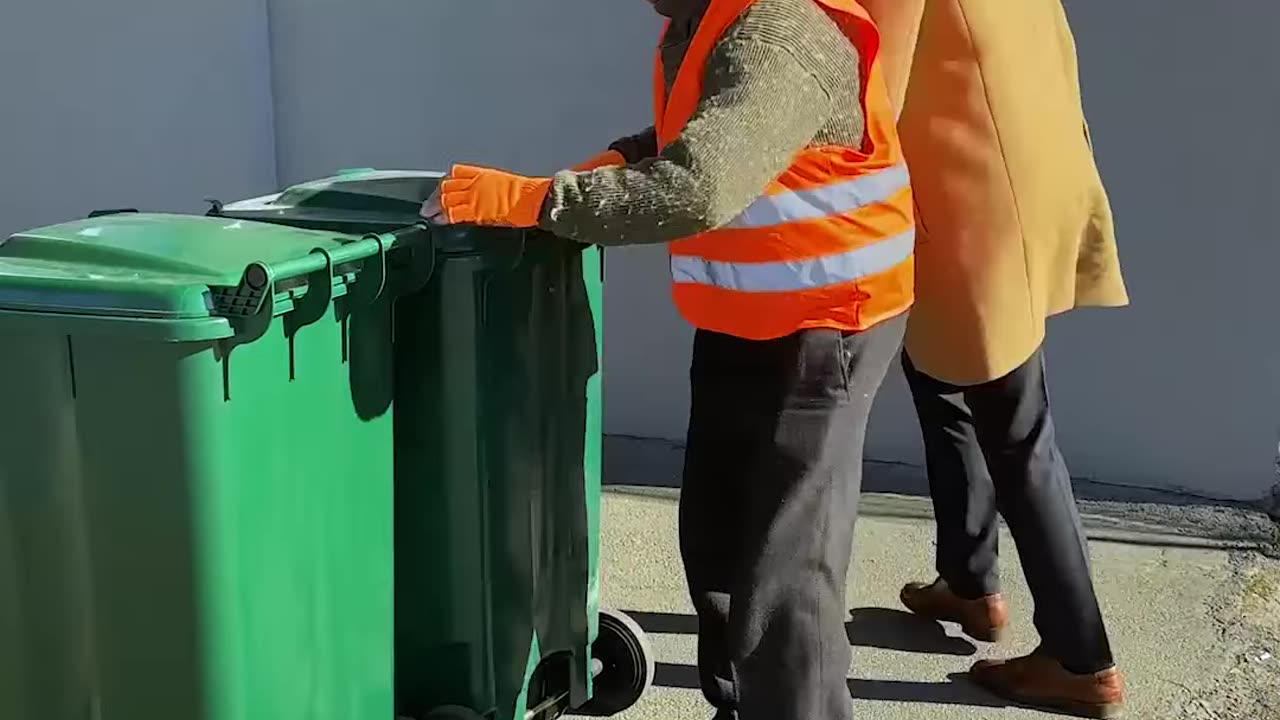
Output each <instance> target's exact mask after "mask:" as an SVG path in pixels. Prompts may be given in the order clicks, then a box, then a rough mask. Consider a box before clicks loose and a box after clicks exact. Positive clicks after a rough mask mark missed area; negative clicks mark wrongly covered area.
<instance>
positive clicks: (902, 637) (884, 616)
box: [845, 607, 978, 657]
mask: <svg viewBox="0 0 1280 720" xmlns="http://www.w3.org/2000/svg"><path fill="white" fill-rule="evenodd" d="M849 618H850V619H849V622H847V623H846V624H845V631H846V632H847V633H848V635H849V643H850V644H852V645H854V646H855V647H870V648H880V649H884V650H900V651H903V652H912V653H923V654H929V655H957V656H962V657H968V656H970V655H973V654H975V653H977V652H978V648H977V646H975V645H974V644H973V643H971V642H969V641H968V640H965V639H964V638H960V637H955V636H952V635H948V634H947V631H946V630H945V629H944V628H943V627H942V625H941V624H939V623H937V622H934V621H932V620H926V619H924V618H920V617H916V616H915V615H912V614H911V613H908V612H903V611H901V610H891V609H888V608H877V607H863V608H857V609H855V610H852V611H850V613H849Z"/></svg>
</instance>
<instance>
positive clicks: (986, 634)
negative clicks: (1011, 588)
mask: <svg viewBox="0 0 1280 720" xmlns="http://www.w3.org/2000/svg"><path fill="white" fill-rule="evenodd" d="M899 597H900V598H901V600H902V604H903V605H906V606H907V609H908V610H910V611H911V612H913V613H915V614H916V615H919V616H920V617H924V618H929V619H930V620H940V621H944V622H953V623H959V624H960V628H961V629H962V630H964V634H965V635H968V636H969V637H971V638H973V639H974V640H981V641H982V642H1000V639H1001V638H1002V637H1003V636H1004V629H1005V626H1006V625H1008V624H1009V606H1008V605H1006V604H1005V602H1004V596H1002V595H1000V594H995V595H988V596H986V597H982V598H978V599H977V600H965V599H964V598H962V597H960V596H959V595H956V594H955V593H953V592H951V588H949V587H947V583H946V581H945V580H943V579H941V578H939V579H937V580H935V581H933V583H931V584H928V585H926V584H925V583H911V584H909V585H907V586H906V587H904V588H902V593H901V595H900V596H899Z"/></svg>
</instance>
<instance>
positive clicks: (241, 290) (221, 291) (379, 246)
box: [209, 222, 435, 342]
mask: <svg viewBox="0 0 1280 720" xmlns="http://www.w3.org/2000/svg"><path fill="white" fill-rule="evenodd" d="M423 232H430V229H429V227H428V226H427V224H426V223H425V222H423V223H415V224H413V225H407V226H405V227H403V228H399V229H397V230H393V231H391V232H388V233H383V234H380V235H377V234H370V235H366V236H365V237H363V238H361V239H360V240H357V241H355V242H345V243H343V244H342V245H340V246H339V247H336V248H333V249H325V248H316V249H314V250H312V251H311V252H310V253H308V254H306V255H304V256H302V257H299V258H296V259H294V260H289V261H287V262H283V263H279V264H276V265H268V264H267V263H264V262H252V263H249V264H248V265H247V266H245V269H244V273H242V274H241V277H240V282H239V283H238V284H236V285H235V286H232V287H226V286H223V287H210V288H209V289H210V291H211V292H212V294H213V302H214V309H215V312H217V313H218V314H220V315H222V316H224V317H227V318H229V319H230V320H231V321H232V322H233V324H234V325H235V326H236V330H237V335H241V334H242V333H243V334H244V337H242V339H241V340H240V341H239V342H252V341H253V340H256V339H257V338H259V337H261V336H262V333H264V332H266V328H267V326H268V325H270V323H271V318H272V317H274V316H275V289H276V285H277V283H281V282H284V281H287V280H292V279H295V278H299V277H303V276H307V277H308V287H307V294H306V295H305V296H303V297H302V298H301V299H300V300H299V306H298V307H297V308H296V309H295V312H294V313H293V314H292V320H290V321H288V322H289V323H290V325H289V327H291V328H292V330H293V331H296V330H297V328H300V327H302V326H304V325H308V324H310V323H312V322H315V321H316V320H319V319H320V318H321V317H323V316H324V313H325V312H326V311H327V308H328V306H329V304H330V303H331V302H332V301H333V268H335V267H340V266H343V265H349V264H351V263H356V262H360V261H362V260H363V261H365V262H364V263H363V267H362V269H361V274H362V275H363V274H364V272H365V271H366V270H369V271H372V272H371V273H370V275H368V276H366V277H364V278H363V279H357V280H356V283H355V285H356V286H362V289H360V290H358V291H357V290H356V288H355V287H353V288H352V291H353V292H357V293H358V295H359V299H360V300H361V301H367V302H370V303H372V302H374V301H376V300H377V299H378V298H379V297H380V296H381V295H382V293H383V292H385V290H386V284H387V276H388V273H387V266H386V257H387V254H388V253H389V252H390V251H391V250H392V249H394V248H395V247H396V246H397V245H400V244H402V243H404V242H406V241H407V240H408V239H409V238H411V237H414V236H416V235H418V234H420V233H423ZM423 255H425V256H426V258H425V262H426V263H427V264H428V267H427V268H426V272H424V273H418V274H419V275H423V274H425V275H426V278H423V279H422V280H421V285H425V284H426V282H427V280H429V279H430V275H431V273H432V272H433V271H434V269H435V250H434V247H432V248H429V249H428V252H426V253H424V254H423ZM418 256H419V254H418V253H415V257H418Z"/></svg>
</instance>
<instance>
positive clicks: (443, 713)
mask: <svg viewBox="0 0 1280 720" xmlns="http://www.w3.org/2000/svg"><path fill="white" fill-rule="evenodd" d="M422 720H484V717H483V716H481V715H480V713H478V712H476V711H475V710H472V709H471V708H465V707H461V706H459V705H444V706H442V707H438V708H435V709H433V710H432V711H431V712H429V713H427V716H426V717H424V718H422Z"/></svg>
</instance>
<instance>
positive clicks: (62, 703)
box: [0, 212, 434, 720]
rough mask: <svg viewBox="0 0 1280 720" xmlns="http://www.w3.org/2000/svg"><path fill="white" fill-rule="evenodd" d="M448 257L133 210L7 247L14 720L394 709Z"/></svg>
mask: <svg viewBox="0 0 1280 720" xmlns="http://www.w3.org/2000/svg"><path fill="white" fill-rule="evenodd" d="M427 241H429V235H428V233H427V232H426V230H425V228H408V229H406V230H404V231H401V232H398V233H384V234H380V235H369V236H365V235H360V234H357V235H349V234H341V233H337V232H333V231H313V230H305V229H299V228H290V227H283V226H279V225H272V224H266V223H254V222H247V221H241V220H234V219H222V218H208V217H192V216H174V215H153V214H137V213H130V212H126V213H120V214H110V215H106V216H100V217H93V218H91V219H88V220H84V221H79V222H72V223H68V224H63V225H57V226H54V227H48V228H43V229H39V230H32V231H29V232H24V233H19V234H17V235H15V236H13V237H11V238H9V239H8V240H7V241H5V242H3V243H0V407H2V408H3V426H2V427H0V718H5V719H6V720H9V719H12V720H36V719H37V718H38V719H39V720H86V719H92V720H174V719H175V718H192V719H195V718H199V719H200V720H388V719H389V718H391V717H393V715H394V685H393V664H392V658H393V647H394V626H393V622H392V618H393V604H394V596H393V587H394V581H395V568H394V565H393V543H394V530H393V528H394V522H395V517H394V509H393V488H394V485H393V479H394V469H395V468H394V460H393V456H394V452H395V449H396V447H395V446H396V442H395V436H394V432H393V431H394V421H395V416H396V410H397V409H396V408H394V407H393V404H394V400H395V397H394V395H395V393H394V387H393V380H394V374H395V371H396V366H395V358H394V353H393V333H394V328H393V325H392V320H393V318H392V308H393V305H394V302H393V301H394V299H395V298H396V297H397V296H398V295H401V294H413V293H416V292H417V291H418V290H419V289H420V287H421V286H422V285H423V283H424V282H425V281H426V280H427V279H428V278H429V273H430V267H429V265H430V262H431V261H432V260H433V257H434V256H433V253H431V252H425V253H424V252H420V250H421V247H422V246H423V245H422V243H424V242H427ZM425 247H427V248H429V247H430V245H429V243H428V244H426V245H425ZM423 259H425V260H426V261H427V263H426V264H425V265H424V264H423V263H421V262H420V261H421V260H423Z"/></svg>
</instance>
